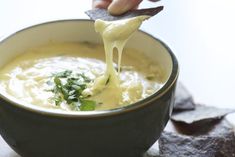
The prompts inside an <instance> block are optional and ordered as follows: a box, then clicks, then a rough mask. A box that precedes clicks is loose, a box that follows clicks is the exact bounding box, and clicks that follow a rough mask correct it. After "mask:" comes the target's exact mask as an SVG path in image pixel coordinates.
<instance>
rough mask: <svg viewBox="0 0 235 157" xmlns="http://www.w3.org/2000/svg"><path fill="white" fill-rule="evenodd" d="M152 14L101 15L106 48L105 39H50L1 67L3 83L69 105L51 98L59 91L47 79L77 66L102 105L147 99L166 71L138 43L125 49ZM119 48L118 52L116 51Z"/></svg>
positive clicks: (14, 92) (21, 93)
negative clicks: (120, 17)
mask: <svg viewBox="0 0 235 157" xmlns="http://www.w3.org/2000/svg"><path fill="white" fill-rule="evenodd" d="M147 18H148V16H140V17H135V18H131V19H128V20H120V21H113V22H106V21H101V20H97V21H96V22H95V28H96V31H97V32H99V33H100V34H101V35H102V37H103V41H104V49H103V47H102V45H97V44H91V43H50V44H48V45H45V46H42V47H38V48H35V49H30V50H28V51H27V52H25V53H23V54H22V55H21V56H18V57H17V58H16V59H14V60H12V61H11V62H10V63H8V64H7V65H5V66H4V67H3V68H2V69H1V70H0V88H1V90H3V91H4V92H5V93H7V94H9V95H11V96H13V97H15V98H17V99H19V100H20V101H23V102H26V103H30V104H34V105H38V106H42V107H47V108H56V109H62V110H68V111H69V110H70V108H69V106H68V105H67V104H62V105H61V106H59V107H58V106H56V105H55V103H54V102H52V101H50V98H51V97H52V96H53V93H52V92H50V91H48V89H49V88H50V85H48V83H47V82H48V80H49V79H50V77H51V75H52V74H53V73H57V72H61V71H64V70H72V71H74V72H77V73H84V74H86V76H88V77H89V78H90V79H92V80H94V81H92V82H91V83H90V84H89V85H88V88H87V89H86V90H84V91H83V94H84V95H91V97H90V98H89V99H91V100H95V101H96V102H98V105H97V107H96V109H97V110H104V109H112V108H117V107H120V106H123V105H129V104H132V103H134V102H137V101H139V100H141V99H144V98H146V97H148V96H149V95H151V94H153V93H154V92H156V91H157V90H158V89H159V88H161V86H162V85H163V84H164V81H163V79H162V77H161V76H163V75H162V71H161V69H160V68H159V66H158V65H156V64H155V63H153V62H152V61H151V59H149V58H147V57H146V56H145V55H144V54H143V53H141V52H139V51H137V50H134V49H125V50H124V53H123V54H122V51H123V48H124V45H125V43H126V42H127V40H128V39H129V38H130V36H131V35H132V34H133V32H135V31H136V30H137V29H138V28H139V26H140V25H141V23H142V21H143V20H145V19H147ZM115 48H116V50H117V52H118V53H117V55H116V54H115V53H113V52H114V50H115ZM104 51H105V59H104V57H103V56H104V55H103V54H104ZM122 55H123V57H122ZM121 58H122V59H121ZM121 60H122V65H123V66H121V65H120V64H121ZM114 61H115V62H116V63H118V64H115V63H114ZM117 69H118V70H117ZM147 76H151V80H149V79H146V78H147Z"/></svg>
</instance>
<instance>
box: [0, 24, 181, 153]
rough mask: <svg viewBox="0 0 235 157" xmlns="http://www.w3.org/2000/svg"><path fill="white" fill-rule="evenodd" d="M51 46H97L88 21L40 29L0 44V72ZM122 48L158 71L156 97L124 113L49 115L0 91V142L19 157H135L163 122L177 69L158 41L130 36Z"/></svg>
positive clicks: (142, 35)
mask: <svg viewBox="0 0 235 157" xmlns="http://www.w3.org/2000/svg"><path fill="white" fill-rule="evenodd" d="M51 41H53V42H82V41H88V42H94V43H102V39H101V37H100V36H99V34H97V33H96V32H95V31H94V22H92V21H90V20H63V21H54V22H49V23H44V24H40V25H36V26H32V27H29V28H26V29H24V30H21V31H19V32H17V33H14V34H12V35H10V36H9V37H7V38H5V39H4V40H2V41H1V42H0V67H1V66H3V65H4V64H6V63H8V62H10V61H11V60H12V59H13V58H14V57H16V56H17V55H20V53H23V52H24V50H26V49H28V48H32V47H36V46H40V45H43V44H46V43H48V42H51ZM127 47H132V48H136V49H139V50H141V51H143V52H144V53H145V54H146V55H147V56H149V57H151V58H152V59H153V60H154V61H156V62H158V63H159V65H160V66H161V67H162V68H163V70H164V71H165V77H166V80H167V82H166V83H165V85H164V86H163V87H162V88H161V89H160V90H159V91H157V92H156V93H154V94H153V95H151V96H149V97H148V98H146V99H144V100H141V101H139V102H137V103H135V104H132V105H129V106H126V107H122V108H118V109H112V110H106V111H88V112H62V111H61V112H60V111H57V112H53V111H49V110H47V109H43V108H39V107H37V106H33V105H30V104H21V103H19V102H17V100H14V99H11V98H9V97H8V96H6V95H4V93H2V91H0V134H1V136H2V137H3V138H4V140H5V141H6V142H7V143H8V144H9V145H10V146H11V147H12V148H13V149H14V150H15V151H16V152H17V153H19V154H20V155H21V156H22V157H138V156H141V155H142V154H143V153H144V152H146V151H147V150H148V149H149V148H150V147H151V145H152V144H153V143H154V142H155V141H156V140H157V139H158V138H159V136H160V134H161V132H162V131H163V129H164V127H165V125H166V123H167V122H168V120H169V117H170V115H171V112H172V108H173V103H174V90H175V85H176V81H177V77H178V64H177V60H176V58H175V56H174V54H173V53H172V52H171V50H170V49H169V48H168V47H167V46H166V45H165V44H164V43H163V42H162V41H160V40H159V39H156V38H154V37H152V36H151V35H149V34H147V33H144V32H142V31H138V32H136V33H135V34H134V35H133V36H132V38H131V39H130V41H128V43H127ZM110 99H112V98H110Z"/></svg>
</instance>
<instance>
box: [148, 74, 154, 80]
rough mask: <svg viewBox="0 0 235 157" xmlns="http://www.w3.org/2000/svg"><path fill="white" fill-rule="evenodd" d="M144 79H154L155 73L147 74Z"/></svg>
mask: <svg viewBox="0 0 235 157" xmlns="http://www.w3.org/2000/svg"><path fill="white" fill-rule="evenodd" d="M146 79H147V80H150V81H151V80H154V79H155V75H154V74H150V75H148V76H146Z"/></svg>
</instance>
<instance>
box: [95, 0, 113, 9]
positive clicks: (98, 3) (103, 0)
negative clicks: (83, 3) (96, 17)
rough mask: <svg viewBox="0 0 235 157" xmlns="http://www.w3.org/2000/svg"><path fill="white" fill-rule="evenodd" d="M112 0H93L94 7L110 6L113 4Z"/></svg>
mask: <svg viewBox="0 0 235 157" xmlns="http://www.w3.org/2000/svg"><path fill="white" fill-rule="evenodd" d="M111 2H112V0H93V1H92V8H104V9H106V8H108V6H109V5H110V4H111Z"/></svg>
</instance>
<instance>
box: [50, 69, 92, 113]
mask: <svg viewBox="0 0 235 157" xmlns="http://www.w3.org/2000/svg"><path fill="white" fill-rule="evenodd" d="M89 82H91V80H90V79H89V78H88V77H87V76H85V75H84V74H79V73H73V72H72V71H71V70H65V71H62V72H59V73H56V74H53V75H52V84H53V85H54V86H53V89H52V90H50V91H51V92H53V93H54V94H55V95H54V97H53V98H52V100H53V101H54V102H55V104H56V106H59V105H61V103H62V102H63V101H65V102H66V103H67V104H68V105H69V106H70V108H71V109H72V110H76V111H79V110H80V111H92V110H95V107H96V102H95V101H92V100H88V99H86V98H87V97H88V96H83V95H82V92H83V90H85V89H86V88H87V84H88V83H89Z"/></svg>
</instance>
